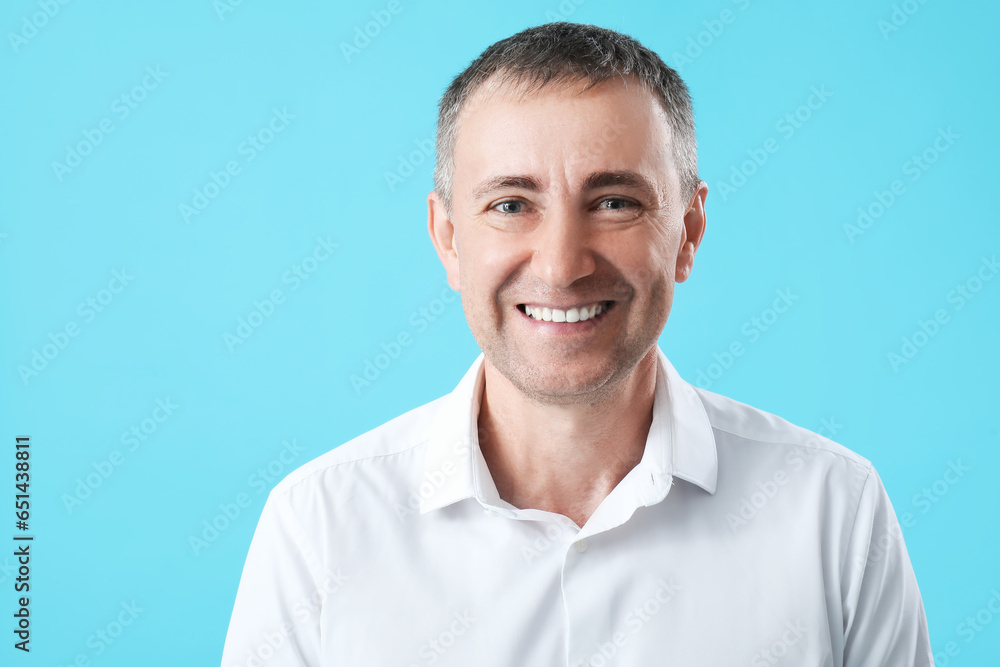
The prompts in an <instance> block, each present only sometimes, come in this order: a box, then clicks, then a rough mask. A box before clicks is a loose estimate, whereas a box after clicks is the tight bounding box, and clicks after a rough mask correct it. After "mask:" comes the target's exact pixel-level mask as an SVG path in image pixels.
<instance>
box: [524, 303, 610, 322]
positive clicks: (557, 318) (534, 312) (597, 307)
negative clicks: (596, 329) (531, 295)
mask: <svg viewBox="0 0 1000 667" xmlns="http://www.w3.org/2000/svg"><path fill="white" fill-rule="evenodd" d="M524 310H525V312H526V313H527V314H528V317H530V318H532V319H534V320H542V321H544V322H582V321H584V320H589V319H593V318H595V317H597V316H598V315H600V314H601V313H603V312H604V304H603V303H595V304H594V305H592V306H584V307H582V308H570V309H569V310H560V309H559V308H545V307H538V306H525V307H524Z"/></svg>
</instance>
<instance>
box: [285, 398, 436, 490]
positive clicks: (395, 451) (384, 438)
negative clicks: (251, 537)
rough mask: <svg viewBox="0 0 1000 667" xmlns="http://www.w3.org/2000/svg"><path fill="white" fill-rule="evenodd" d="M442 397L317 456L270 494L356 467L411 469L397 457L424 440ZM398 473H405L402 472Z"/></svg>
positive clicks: (324, 480) (325, 478) (321, 482)
mask: <svg viewBox="0 0 1000 667" xmlns="http://www.w3.org/2000/svg"><path fill="white" fill-rule="evenodd" d="M446 398H447V396H442V397H440V398H436V399H434V400H433V401H429V402H428V403H424V404H423V405H420V406H418V407H416V408H413V409H411V410H408V411H407V412H404V413H402V414H400V415H398V416H396V417H393V418H392V419H390V420H389V421H387V422H384V423H382V424H380V425H379V426H376V427H375V428H373V429H371V430H369V431H366V432H364V433H362V434H361V435H358V436H356V437H354V438H352V439H350V440H348V441H347V442H344V443H343V444H341V445H338V446H336V447H334V448H333V449H331V450H329V451H327V452H325V453H323V454H320V455H319V456H317V457H316V458H314V459H312V460H310V461H308V462H306V463H304V464H303V465H301V466H299V467H298V468H296V469H295V470H293V471H291V472H290V473H288V475H286V476H285V477H284V478H283V479H282V480H281V481H280V482H278V484H276V485H275V486H274V488H273V489H272V490H271V495H272V496H278V495H284V494H286V493H287V492H288V491H290V490H291V489H292V488H295V487H301V486H308V485H310V484H313V485H323V484H325V483H326V480H327V479H328V477H329V476H330V474H331V473H333V474H335V473H336V472H337V471H339V470H340V469H343V468H345V467H348V466H354V465H358V464H360V465H365V464H369V463H375V464H380V463H381V464H385V465H384V469H385V470H386V471H387V472H388V471H389V470H391V468H392V467H393V466H394V465H395V466H396V467H402V468H404V469H408V468H410V467H412V461H405V462H403V461H400V460H399V457H401V456H405V455H406V454H407V453H412V452H413V450H414V449H416V448H418V447H419V446H420V445H421V444H423V443H425V442H426V441H427V438H428V432H429V429H430V427H431V425H432V423H433V421H434V419H435V417H436V416H437V413H438V411H439V410H440V408H441V407H442V405H443V401H444V400H445V399H446ZM401 472H402V473H403V474H407V471H406V470H402V471H401Z"/></svg>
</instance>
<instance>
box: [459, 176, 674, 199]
mask: <svg viewBox="0 0 1000 667" xmlns="http://www.w3.org/2000/svg"><path fill="white" fill-rule="evenodd" d="M610 186H624V187H631V188H637V189H639V190H643V191H645V192H646V193H647V194H648V195H649V196H650V197H655V196H656V188H655V187H654V186H653V184H652V183H651V182H650V181H649V179H648V178H646V177H645V176H643V175H642V174H640V173H639V172H637V171H632V170H630V169H624V170H620V171H595V172H594V173H592V174H590V175H589V176H587V178H586V179H584V181H583V191H584V192H589V191H591V190H597V189H599V188H605V187H610ZM512 188H513V189H518V190H527V191H528V192H541V191H542V189H543V188H542V186H541V184H540V183H539V182H538V181H537V180H535V179H534V178H533V177H531V176H494V177H493V178H490V179H488V180H486V181H483V182H482V183H480V184H479V185H477V186H476V187H475V188H474V189H473V191H472V200H473V201H479V200H480V199H482V198H483V197H486V196H487V195H489V194H491V193H493V192H496V191H498V190H508V189H512Z"/></svg>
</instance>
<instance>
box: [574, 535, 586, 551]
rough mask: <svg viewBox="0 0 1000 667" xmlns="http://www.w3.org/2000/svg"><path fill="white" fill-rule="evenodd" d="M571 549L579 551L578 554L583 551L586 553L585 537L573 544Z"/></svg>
mask: <svg viewBox="0 0 1000 667" xmlns="http://www.w3.org/2000/svg"><path fill="white" fill-rule="evenodd" d="M573 548H574V549H576V550H577V551H579V552H580V553H583V552H584V551H586V550H587V538H586V537H585V538H583V539H582V540H580V541H578V542H574V543H573Z"/></svg>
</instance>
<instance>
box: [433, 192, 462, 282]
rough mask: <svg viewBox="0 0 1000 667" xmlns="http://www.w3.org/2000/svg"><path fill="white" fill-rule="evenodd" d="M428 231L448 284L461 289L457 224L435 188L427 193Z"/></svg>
mask: <svg viewBox="0 0 1000 667" xmlns="http://www.w3.org/2000/svg"><path fill="white" fill-rule="evenodd" d="M427 232H428V233H429V234H430V236H431V243H433V244H434V250H435V251H436V252H437V255H438V259H440V260H441V264H442V265H444V270H445V272H446V273H447V275H448V285H449V286H450V287H451V288H452V289H453V290H455V291H456V292H459V291H461V289H462V284H461V282H460V281H459V279H458V278H459V271H458V248H457V247H456V245H455V226H454V225H453V224H452V223H451V219H450V217H449V216H448V212H447V211H446V210H445V206H444V203H443V202H442V201H441V198H440V196H438V193H437V192H436V191H434V190H432V191H431V192H430V194H428V195H427Z"/></svg>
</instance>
